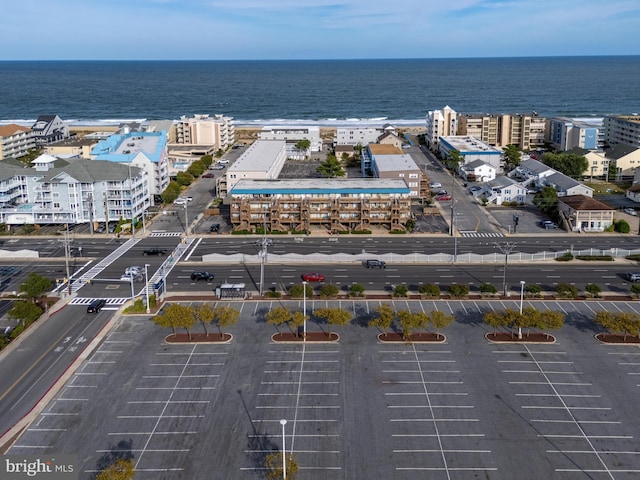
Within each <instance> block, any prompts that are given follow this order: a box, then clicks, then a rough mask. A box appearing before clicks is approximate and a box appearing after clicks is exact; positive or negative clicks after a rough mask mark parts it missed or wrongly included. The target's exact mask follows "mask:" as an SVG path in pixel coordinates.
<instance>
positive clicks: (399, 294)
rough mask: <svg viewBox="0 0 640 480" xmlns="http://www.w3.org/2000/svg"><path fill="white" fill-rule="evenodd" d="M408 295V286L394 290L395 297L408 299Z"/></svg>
mask: <svg viewBox="0 0 640 480" xmlns="http://www.w3.org/2000/svg"><path fill="white" fill-rule="evenodd" d="M407 293H409V287H407V286H406V285H396V286H395V287H394V288H393V296H394V297H406V296H407Z"/></svg>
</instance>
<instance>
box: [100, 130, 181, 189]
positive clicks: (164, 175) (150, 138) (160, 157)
mask: <svg viewBox="0 0 640 480" xmlns="http://www.w3.org/2000/svg"><path fill="white" fill-rule="evenodd" d="M91 158H92V159H93V160H107V161H110V162H116V163H123V164H125V165H130V166H132V167H138V168H141V169H143V170H145V171H146V172H147V175H148V178H149V182H148V188H149V195H150V196H151V199H152V201H153V196H154V195H160V194H161V193H162V192H164V190H165V189H166V188H167V185H169V155H168V152H167V136H166V132H164V131H160V132H129V133H125V134H115V135H111V136H110V137H109V138H107V139H106V140H102V141H100V142H98V144H97V145H96V146H94V147H93V149H92V150H91Z"/></svg>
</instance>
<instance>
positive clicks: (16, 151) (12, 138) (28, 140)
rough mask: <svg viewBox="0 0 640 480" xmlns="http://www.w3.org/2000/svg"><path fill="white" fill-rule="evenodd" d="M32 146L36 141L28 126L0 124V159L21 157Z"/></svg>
mask: <svg viewBox="0 0 640 480" xmlns="http://www.w3.org/2000/svg"><path fill="white" fill-rule="evenodd" d="M34 148H36V142H35V140H34V139H33V133H32V132H31V129H30V128H28V127H23V126H22V125H16V124H15V123H11V124H9V125H0V160H3V159H5V158H17V157H22V156H23V155H26V154H27V153H29V150H32V149H34Z"/></svg>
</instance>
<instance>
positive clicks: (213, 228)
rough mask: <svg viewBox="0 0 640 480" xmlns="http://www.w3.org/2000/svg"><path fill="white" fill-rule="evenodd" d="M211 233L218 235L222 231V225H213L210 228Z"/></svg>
mask: <svg viewBox="0 0 640 480" xmlns="http://www.w3.org/2000/svg"><path fill="white" fill-rule="evenodd" d="M209 231H210V232H211V233H218V232H219V231H220V224H219V223H214V224H213V225H211V227H210V228H209Z"/></svg>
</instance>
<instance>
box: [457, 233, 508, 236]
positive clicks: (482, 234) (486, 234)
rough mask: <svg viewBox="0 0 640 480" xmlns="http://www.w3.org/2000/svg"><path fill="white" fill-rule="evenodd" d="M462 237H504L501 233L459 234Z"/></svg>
mask: <svg viewBox="0 0 640 480" xmlns="http://www.w3.org/2000/svg"><path fill="white" fill-rule="evenodd" d="M460 235H462V236H463V237H504V234H502V233H494V232H460Z"/></svg>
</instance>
